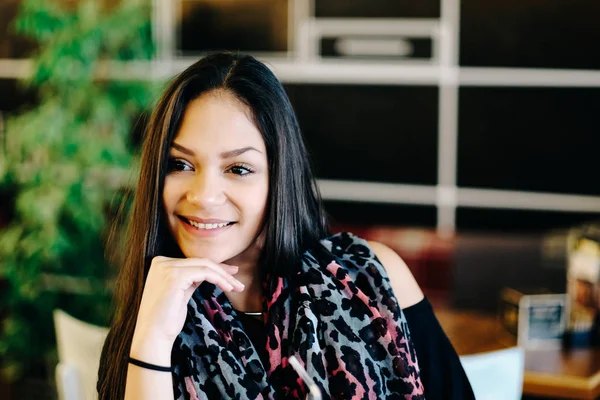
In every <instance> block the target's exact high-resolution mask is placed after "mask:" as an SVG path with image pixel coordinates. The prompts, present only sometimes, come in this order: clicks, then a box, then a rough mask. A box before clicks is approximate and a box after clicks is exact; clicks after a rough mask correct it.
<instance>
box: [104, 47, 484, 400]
mask: <svg viewBox="0 0 600 400" xmlns="http://www.w3.org/2000/svg"><path fill="white" fill-rule="evenodd" d="M127 238H128V243H127V245H126V247H125V248H126V254H125V259H124V262H123V266H122V270H121V273H120V276H119V280H118V286H117V297H116V299H117V313H116V316H115V320H114V322H113V325H112V328H111V330H110V333H109V335H108V338H107V340H106V343H105V346H104V349H103V355H102V360H101V364H100V370H99V381H98V390H99V395H100V398H101V399H120V398H127V399H170V398H177V399H200V398H202V399H218V398H232V399H233V398H236V399H246V398H248V399H256V398H271V399H283V398H302V399H303V398H305V397H306V396H307V394H308V390H309V389H308V387H309V386H308V385H307V382H304V381H303V380H302V379H301V378H300V377H299V375H298V373H297V372H296V370H295V369H294V368H292V365H290V362H289V360H290V357H292V356H294V357H295V358H296V359H297V360H298V361H299V364H300V365H301V367H303V369H304V370H305V371H306V372H307V373H308V376H309V377H310V378H308V379H310V380H311V382H308V383H310V384H311V386H312V384H313V383H314V384H315V385H316V387H318V389H319V392H320V393H321V395H322V397H323V398H326V399H327V398H336V399H363V398H365V399H366V398H369V399H383V398H407V399H408V398H410V399H420V398H424V397H427V398H457V399H458V398H460V399H465V398H472V397H473V395H472V392H471V388H470V385H469V382H468V380H467V379H466V377H465V374H464V371H463V369H462V367H461V365H460V362H459V361H458V357H457V355H456V353H455V351H454V350H453V348H452V346H451V345H450V342H449V341H448V339H447V338H446V336H445V335H444V333H443V331H442V330H441V328H440V326H439V324H438V323H437V320H436V319H435V316H434V315H433V311H432V309H431V307H430V305H429V303H428V302H427V299H425V298H424V296H423V293H422V292H421V290H420V288H419V286H418V285H417V283H416V282H415V280H414V278H413V276H412V275H411V273H410V271H409V269H408V268H407V266H406V265H405V264H404V262H403V261H402V259H400V257H399V256H398V255H396V254H395V253H394V252H393V251H392V250H391V249H389V248H387V247H386V246H384V245H382V244H379V243H367V242H366V241H364V240H362V239H360V238H358V237H355V236H353V235H351V234H348V233H343V234H337V235H334V236H328V233H327V224H326V218H325V216H324V211H323V208H322V205H321V202H320V198H319V195H318V191H317V188H316V187H315V184H314V180H313V176H312V173H311V169H310V166H309V161H308V157H307V153H306V149H305V146H304V144H303V141H302V137H301V134H300V129H299V127H298V122H297V120H296V117H295V114H294V111H293V109H292V106H291V104H290V102H289V99H288V98H287V96H286V94H285V91H284V89H283V88H282V86H281V84H280V82H279V81H278V80H277V78H276V77H275V76H274V75H273V74H272V73H271V71H270V70H269V69H268V68H267V67H266V66H265V65H263V64H262V63H260V62H258V61H257V60H256V59H254V58H252V57H251V56H246V55H235V54H231V53H215V54H211V55H209V56H206V57H204V58H202V59H201V60H200V61H198V62H197V63H195V64H194V65H192V66H191V67H189V68H188V69H187V70H185V71H184V72H183V73H181V74H180V75H179V76H177V77H176V78H175V79H174V80H173V81H172V82H171V84H170V85H169V87H168V89H167V90H166V92H165V93H164V95H163V97H162V99H161V100H160V101H159V103H158V105H157V107H156V109H155V111H154V113H153V116H152V118H151V121H150V123H149V126H148V130H147V137H146V138H145V142H144V147H143V155H142V164H141V176H140V179H139V183H138V186H137V188H136V192H135V197H134V203H133V212H132V215H131V219H130V227H129V233H128V235H127ZM403 310H404V311H403Z"/></svg>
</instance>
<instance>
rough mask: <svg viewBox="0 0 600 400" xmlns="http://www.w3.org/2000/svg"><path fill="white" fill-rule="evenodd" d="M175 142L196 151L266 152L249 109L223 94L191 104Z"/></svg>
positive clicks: (215, 93)
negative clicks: (246, 149) (249, 148)
mask: <svg viewBox="0 0 600 400" xmlns="http://www.w3.org/2000/svg"><path fill="white" fill-rule="evenodd" d="M175 141H176V142H177V143H178V144H180V145H183V146H185V147H189V148H191V149H193V150H194V151H201V150H204V151H226V150H231V149H232V148H239V147H244V146H253V147H256V148H258V149H259V150H261V151H263V150H264V148H265V144H264V140H263V138H262V135H261V133H260V131H259V130H258V128H257V126H256V125H255V123H254V121H253V119H252V112H251V110H250V108H249V107H248V106H247V105H245V104H244V103H242V102H241V101H240V100H238V99H237V98H235V97H234V96H233V95H232V94H230V93H229V92H227V91H223V90H219V91H213V92H209V93H204V94H202V95H201V96H200V97H198V98H197V99H195V100H193V101H191V102H190V103H189V104H188V106H187V108H186V110H185V113H184V116H183V121H182V123H181V126H180V128H179V131H178V132H177V135H176V136H175Z"/></svg>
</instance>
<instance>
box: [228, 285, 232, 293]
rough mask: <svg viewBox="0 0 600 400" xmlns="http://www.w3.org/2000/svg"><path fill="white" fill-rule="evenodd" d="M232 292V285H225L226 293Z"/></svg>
mask: <svg viewBox="0 0 600 400" xmlns="http://www.w3.org/2000/svg"><path fill="white" fill-rule="evenodd" d="M232 290H233V285H230V284H227V291H228V292H231V291H232Z"/></svg>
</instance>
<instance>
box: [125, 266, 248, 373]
mask: <svg viewBox="0 0 600 400" xmlns="http://www.w3.org/2000/svg"><path fill="white" fill-rule="evenodd" d="M237 271H238V267H235V266H231V265H227V264H217V263H214V262H213V261H211V260H207V259H203V258H168V257H161V256H158V257H155V258H154V259H153V260H152V264H151V266H150V270H149V272H148V277H147V278H146V284H145V287H144V293H143V295H142V302H141V304H140V309H139V312H138V317H137V323H136V327H135V332H134V335H133V341H132V344H131V351H130V354H131V356H132V357H134V358H139V359H141V360H143V361H146V362H150V363H157V364H159V365H170V355H171V349H172V347H173V343H174V342H175V338H176V337H177V335H178V334H179V332H181V329H182V328H183V324H184V323H185V317H186V314H187V304H188V302H189V300H190V298H191V297H192V294H193V293H194V291H195V290H196V288H197V287H198V286H199V285H200V284H201V283H202V282H204V281H207V282H210V283H213V284H215V285H216V286H218V287H219V288H221V289H222V290H223V291H224V292H231V291H235V292H241V291H242V290H244V285H243V284H242V283H241V282H239V281H238V280H237V279H235V278H234V277H233V275H234V274H236V273H237Z"/></svg>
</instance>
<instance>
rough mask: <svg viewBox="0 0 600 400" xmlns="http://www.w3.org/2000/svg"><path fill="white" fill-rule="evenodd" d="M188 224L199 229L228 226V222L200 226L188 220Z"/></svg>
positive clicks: (200, 224)
mask: <svg viewBox="0 0 600 400" xmlns="http://www.w3.org/2000/svg"><path fill="white" fill-rule="evenodd" d="M188 222H189V223H190V225H192V226H195V227H196V228H199V229H217V228H222V227H224V226H227V225H229V222H222V223H220V224H202V223H199V222H196V221H192V220H190V219H188Z"/></svg>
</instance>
